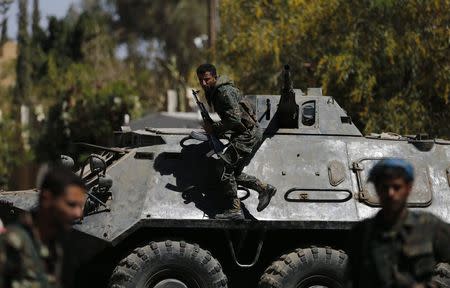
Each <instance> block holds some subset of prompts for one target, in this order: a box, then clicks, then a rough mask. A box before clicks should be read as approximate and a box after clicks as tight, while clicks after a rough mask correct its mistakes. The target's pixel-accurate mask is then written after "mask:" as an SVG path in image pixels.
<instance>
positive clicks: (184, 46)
mask: <svg viewBox="0 0 450 288" xmlns="http://www.w3.org/2000/svg"><path fill="white" fill-rule="evenodd" d="M112 2H115V3H114V7H115V10H116V11H117V14H118V15H119V17H118V19H119V20H118V21H117V22H116V23H115V25H116V26H117V28H118V29H117V30H118V32H119V33H118V35H119V41H120V42H121V43H124V44H126V46H127V48H128V59H127V61H128V62H129V63H131V64H132V65H133V67H135V68H136V69H137V70H138V71H141V72H142V71H145V70H147V71H148V70H150V71H152V72H153V73H152V74H153V77H151V78H150V79H149V80H150V81H154V85H153V86H152V87H153V89H151V90H149V91H147V92H146V96H147V97H148V98H149V99H159V98H161V97H165V94H166V91H167V89H176V90H177V92H178V94H179V95H180V99H179V100H180V101H179V102H180V106H181V107H180V109H181V110H184V109H185V107H184V104H183V103H184V102H183V101H184V98H185V91H186V86H187V84H188V83H189V82H190V83H192V82H193V79H192V74H191V72H192V70H194V69H195V68H196V66H197V65H199V63H201V62H204V61H205V58H206V49H205V48H204V47H197V46H196V45H195V44H194V39H195V38H197V37H201V36H205V35H206V34H207V15H206V11H207V5H206V4H207V2H206V1H203V0H167V1H140V0H131V1H129V0H117V1H112ZM143 47H145V51H142V48H143ZM145 73H146V72H144V74H145ZM150 76H152V75H150ZM155 77H156V78H155ZM152 92H153V93H152Z"/></svg>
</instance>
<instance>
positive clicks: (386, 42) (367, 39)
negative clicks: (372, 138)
mask: <svg viewBox="0 0 450 288" xmlns="http://www.w3.org/2000/svg"><path fill="white" fill-rule="evenodd" d="M220 8H221V21H222V23H227V25H226V26H225V25H224V26H223V31H222V35H221V39H220V45H218V47H222V49H221V51H219V52H221V63H224V64H226V65H223V66H228V67H231V68H232V71H233V72H234V74H235V75H238V76H239V78H238V80H239V81H240V85H241V86H242V87H245V88H246V89H247V91H246V92H252V93H255V92H264V93H265V92H271V91H274V90H276V87H277V76H278V75H277V74H276V73H275V71H279V70H280V68H281V65H282V64H284V63H289V64H291V66H292V67H293V70H294V73H295V74H294V75H295V79H294V80H295V82H296V83H297V86H299V84H300V87H301V88H306V87H308V86H309V87H311V86H322V87H323V88H324V90H325V92H326V93H327V94H329V95H333V96H334V97H336V98H337V100H338V101H339V103H341V105H343V106H344V107H345V108H346V109H347V110H348V111H349V114H350V115H352V116H353V118H355V120H356V122H357V124H358V126H360V128H362V129H363V130H364V131H365V132H376V131H380V130H384V131H393V132H398V133H403V134H409V133H421V132H428V133H430V134H431V135H435V136H446V137H450V127H449V125H447V124H446V123H449V122H450V109H449V104H448V101H449V93H450V73H449V71H450V53H449V51H450V41H449V36H448V35H449V33H450V30H449V29H450V28H449V26H448V23H450V14H449V13H448V11H450V1H448V0H443V1H420V0H415V1H390V0H389V1H387V0H382V1H369V0H365V1H359V0H358V1H356V0H352V1H344V0H327V1H325V0H323V1H321V0H319V1H308V0H274V1H265V0H260V1H243V0H239V1H234V0H223V1H221V7H220ZM255 23H258V25H255ZM223 68H224V69H227V68H226V67H223ZM228 69H230V68H228ZM230 70H231V69H230ZM411 119H413V120H414V121H411Z"/></svg>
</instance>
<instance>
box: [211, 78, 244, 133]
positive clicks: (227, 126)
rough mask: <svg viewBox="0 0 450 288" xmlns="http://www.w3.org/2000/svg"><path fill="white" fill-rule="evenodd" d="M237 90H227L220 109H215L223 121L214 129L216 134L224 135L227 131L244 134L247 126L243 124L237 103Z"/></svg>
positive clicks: (223, 95)
mask: <svg viewBox="0 0 450 288" xmlns="http://www.w3.org/2000/svg"><path fill="white" fill-rule="evenodd" d="M237 93H238V91H237V89H236V88H234V87H233V88H225V89H224V90H223V94H222V97H221V98H220V100H219V105H220V107H217V108H216V107H215V108H216V110H217V112H218V113H219V115H220V117H221V121H219V122H215V123H214V124H213V125H212V127H213V130H214V132H215V133H217V134H223V133H225V132H226V131H233V132H244V131H245V130H246V128H245V126H244V125H243V124H242V122H241V110H240V108H239V103H238V101H237V99H238V95H237Z"/></svg>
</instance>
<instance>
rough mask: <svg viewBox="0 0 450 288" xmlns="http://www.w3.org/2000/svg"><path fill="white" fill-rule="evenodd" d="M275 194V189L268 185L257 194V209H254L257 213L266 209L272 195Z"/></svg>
mask: <svg viewBox="0 0 450 288" xmlns="http://www.w3.org/2000/svg"><path fill="white" fill-rule="evenodd" d="M276 192H277V188H275V187H273V186H272V185H270V184H267V185H266V188H265V189H264V190H263V191H261V192H260V193H259V196H258V200H259V203H258V207H257V208H256V210H257V211H258V212H261V211H262V210H264V209H265V208H266V207H267V205H269V203H270V199H272V197H273V195H275V193H276Z"/></svg>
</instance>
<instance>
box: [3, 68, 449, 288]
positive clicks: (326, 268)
mask: <svg viewBox="0 0 450 288" xmlns="http://www.w3.org/2000/svg"><path fill="white" fill-rule="evenodd" d="M286 68H287V67H286ZM284 76H285V77H284V83H283V88H282V89H281V93H280V94H281V95H248V96H246V97H247V99H248V100H249V101H250V102H251V103H252V104H253V105H254V107H255V109H256V112H257V118H258V121H259V123H260V126H261V129H264V131H265V132H264V135H265V136H264V141H263V142H262V144H261V146H260V148H259V149H258V151H257V152H256V154H255V155H254V157H253V160H252V161H251V163H250V165H249V166H247V167H246V170H245V171H248V172H249V173H250V174H252V175H257V176H258V177H259V178H261V179H264V180H270V183H273V184H274V185H275V186H276V187H277V189H278V192H277V194H276V195H275V196H274V198H273V199H272V201H271V203H270V205H269V206H268V207H267V208H266V209H265V210H264V211H262V212H259V213H258V212H257V211H256V206H257V204H258V199H257V197H249V196H250V194H253V193H256V192H254V191H250V190H244V189H241V190H240V197H241V199H242V203H243V204H244V205H243V206H244V208H243V209H244V213H245V215H246V220H244V221H240V222H233V221H221V220H215V219H212V218H213V216H214V214H215V213H216V208H215V206H216V203H215V200H214V191H213V190H211V189H210V186H211V182H212V181H214V179H216V178H215V177H217V175H216V172H215V169H214V161H215V159H214V156H211V157H208V156H207V154H208V152H209V151H210V150H211V148H210V146H209V143H208V142H202V141H200V140H196V139H194V138H192V137H191V136H190V133H191V130H189V129H176V128H174V129H152V128H148V129H145V130H138V131H123V132H118V133H117V134H116V135H115V136H116V139H117V147H114V148H106V147H98V146H93V148H95V149H97V152H96V153H97V154H96V155H93V156H92V157H91V158H90V159H88V163H87V164H86V167H85V169H84V170H85V171H84V172H83V177H84V179H85V180H86V183H87V184H88V186H89V188H90V191H91V192H90V193H91V197H90V198H89V201H88V204H87V207H86V209H85V210H86V211H85V216H84V218H83V219H82V220H81V221H80V222H79V223H77V224H75V225H74V228H75V232H74V235H73V236H72V240H74V242H75V244H73V246H71V249H72V251H75V253H76V254H77V255H78V256H79V257H80V258H81V260H80V261H81V262H80V263H81V265H79V268H78V276H77V279H78V280H77V281H76V283H77V285H78V286H80V287H82V286H83V287H87V286H86V285H88V286H90V285H93V283H96V284H95V285H99V286H97V287H100V285H103V286H107V285H110V286H112V287H154V288H162V287H175V288H178V287H180V288H181V287H199V288H200V287H201V288H203V287H257V286H258V285H260V286H261V287H314V286H321V287H342V279H343V271H344V266H345V265H346V261H347V255H346V253H345V250H346V249H347V246H346V245H347V241H346V237H347V233H348V231H349V229H350V228H351V227H352V225H353V224H354V223H355V222H357V221H359V220H361V219H363V218H366V217H369V216H371V215H373V214H374V213H376V211H377V210H378V209H377V207H378V206H379V203H378V199H377V197H376V194H375V190H374V188H373V187H372V186H371V185H370V184H368V183H367V182H366V178H367V174H368V171H369V169H370V168H371V167H372V166H373V165H374V163H376V161H378V160H379V159H382V158H385V157H400V158H404V159H406V160H408V161H410V162H411V163H412V164H413V165H414V167H415V170H416V174H417V175H416V179H417V180H416V183H415V187H414V190H413V192H412V195H411V197H410V199H409V206H410V207H411V208H412V209H417V210H423V211H428V212H432V213H433V214H435V215H437V216H439V217H440V218H441V219H443V220H445V221H447V222H449V221H450V142H449V141H445V140H438V139H424V138H423V137H422V136H420V135H419V136H414V137H412V136H411V137H410V136H408V137H403V136H398V135H392V134H380V135H371V136H366V137H365V136H363V135H362V134H361V132H360V131H359V130H358V129H357V127H356V126H355V125H354V124H353V122H352V120H351V118H350V117H349V115H347V113H346V112H345V111H344V110H343V109H342V108H341V107H340V106H339V105H338V103H337V102H336V100H335V99H334V98H333V97H329V96H322V95H321V90H320V89H308V91H307V93H303V92H301V91H300V90H294V89H293V88H292V84H291V82H290V80H289V71H288V70H285V71H284ZM80 172H81V171H80ZM36 195H37V193H36V192H35V191H15V192H2V193H1V194H0V200H1V201H2V202H1V203H2V212H3V213H2V215H5V214H8V213H9V214H11V213H16V212H17V210H27V209H30V208H31V207H32V206H33V205H34V204H35V201H36ZM91 287H93V286H91Z"/></svg>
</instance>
